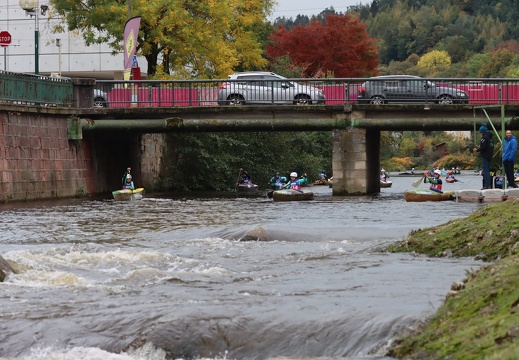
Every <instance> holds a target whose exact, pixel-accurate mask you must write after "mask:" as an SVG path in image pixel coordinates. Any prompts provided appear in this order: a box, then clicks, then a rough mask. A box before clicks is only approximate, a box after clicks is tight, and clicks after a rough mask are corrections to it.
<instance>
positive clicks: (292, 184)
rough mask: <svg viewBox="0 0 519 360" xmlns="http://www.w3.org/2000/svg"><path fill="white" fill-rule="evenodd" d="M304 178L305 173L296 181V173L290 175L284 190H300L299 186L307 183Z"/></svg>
mask: <svg viewBox="0 0 519 360" xmlns="http://www.w3.org/2000/svg"><path fill="white" fill-rule="evenodd" d="M306 176H307V175H306V173H305V174H304V175H303V176H302V177H300V178H299V179H298V178H297V173H296V172H292V173H290V180H289V181H288V183H287V184H286V185H285V188H286V189H292V190H301V185H303V184H306V182H307V181H308V179H307V178H306Z"/></svg>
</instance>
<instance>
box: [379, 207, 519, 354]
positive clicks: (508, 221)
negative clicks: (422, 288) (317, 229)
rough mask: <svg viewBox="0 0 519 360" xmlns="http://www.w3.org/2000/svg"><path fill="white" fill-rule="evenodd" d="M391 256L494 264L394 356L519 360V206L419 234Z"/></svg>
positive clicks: (457, 286) (456, 290) (456, 288)
mask: <svg viewBox="0 0 519 360" xmlns="http://www.w3.org/2000/svg"><path fill="white" fill-rule="evenodd" d="M460 206H462V205H460ZM387 250H388V251H391V252H415V253H417V256H419V254H423V255H427V256H432V257H443V256H453V257H476V258H478V259H481V260H484V261H487V262H488V265H485V266H483V267H481V268H480V269H475V270H474V271H468V272H467V278H466V279H464V280H463V281H462V282H455V283H453V285H452V289H451V291H450V292H449V294H447V297H446V300H445V303H444V305H443V306H442V307H441V308H440V309H439V310H438V312H437V313H436V314H435V315H434V316H432V317H431V318H430V319H427V321H425V322H424V323H423V324H420V325H419V326H417V328H416V329H414V330H412V331H410V333H409V334H406V336H405V337H403V338H402V339H399V340H398V341H397V342H396V343H395V344H394V345H393V346H392V347H391V349H390V350H389V353H388V355H389V356H392V357H394V358H398V359H421V360H424V359H431V360H432V359H434V360H437V359H460V360H468V359H487V360H490V359H491V360H498V359H499V360H504V359H510V360H512V359H518V358H519V357H518V356H519V355H518V354H519V200H511V201H504V202H502V203H498V204H495V205H488V206H485V207H483V208H481V209H479V210H478V211H476V212H475V213H474V214H472V215H471V216H469V217H467V218H464V219H458V220H453V221H450V222H448V223H446V224H444V225H441V226H438V227H434V228H428V229H420V230H417V231H413V232H412V233H411V234H409V236H407V237H406V238H405V239H403V240H402V241H400V242H398V243H395V244H393V245H391V246H390V247H388V249H387Z"/></svg>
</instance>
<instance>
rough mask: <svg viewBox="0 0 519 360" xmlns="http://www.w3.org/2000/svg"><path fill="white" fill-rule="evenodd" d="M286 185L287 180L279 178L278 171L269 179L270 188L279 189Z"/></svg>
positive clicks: (282, 177)
mask: <svg viewBox="0 0 519 360" xmlns="http://www.w3.org/2000/svg"><path fill="white" fill-rule="evenodd" d="M286 183H287V178H286V177H285V176H281V175H280V174H279V171H276V173H275V174H274V176H273V177H271V178H270V181H269V185H270V186H272V188H276V189H281V188H282V187H284V186H285V184H286Z"/></svg>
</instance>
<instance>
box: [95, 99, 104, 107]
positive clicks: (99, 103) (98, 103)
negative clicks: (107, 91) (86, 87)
mask: <svg viewBox="0 0 519 360" xmlns="http://www.w3.org/2000/svg"><path fill="white" fill-rule="evenodd" d="M94 107H95V108H102V107H106V101H105V99H103V98H102V97H96V98H94Z"/></svg>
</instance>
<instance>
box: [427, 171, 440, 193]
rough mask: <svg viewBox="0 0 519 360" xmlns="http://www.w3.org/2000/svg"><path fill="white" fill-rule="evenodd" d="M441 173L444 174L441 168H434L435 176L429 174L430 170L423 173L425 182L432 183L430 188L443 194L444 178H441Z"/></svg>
mask: <svg viewBox="0 0 519 360" xmlns="http://www.w3.org/2000/svg"><path fill="white" fill-rule="evenodd" d="M441 174H442V172H441V171H440V170H434V175H433V176H434V177H432V178H431V177H430V176H429V172H427V171H426V172H424V173H423V175H424V179H423V182H424V183H430V184H431V186H430V187H429V189H431V190H432V191H435V192H437V193H440V194H443V191H442V179H440V175H441Z"/></svg>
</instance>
